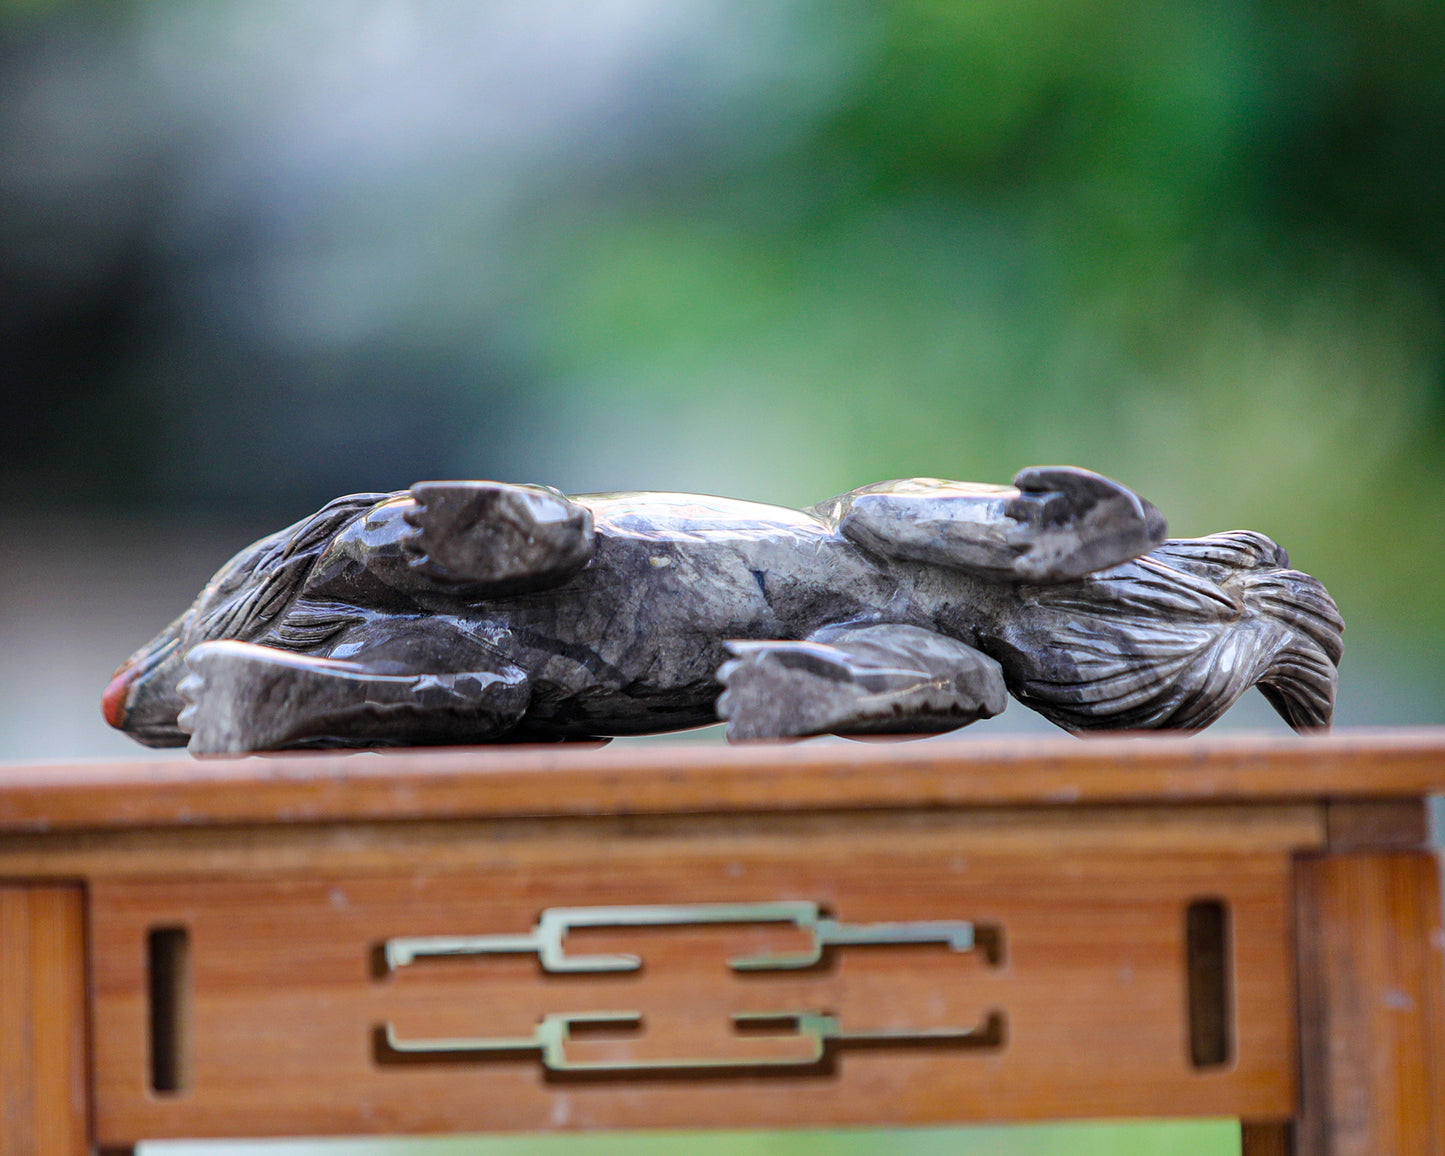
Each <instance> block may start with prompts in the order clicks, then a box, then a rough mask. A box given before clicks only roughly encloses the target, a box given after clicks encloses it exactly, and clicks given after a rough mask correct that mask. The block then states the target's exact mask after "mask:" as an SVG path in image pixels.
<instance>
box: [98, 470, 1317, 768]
mask: <svg viewBox="0 0 1445 1156" xmlns="http://www.w3.org/2000/svg"><path fill="white" fill-rule="evenodd" d="M1150 551H1153V553H1152V554H1151V553H1150ZM1339 631H1340V624H1339V619H1338V615H1337V613H1336V612H1335V610H1334V605H1333V603H1332V602H1330V600H1329V596H1328V594H1326V593H1325V592H1324V588H1323V587H1322V586H1321V585H1320V584H1319V583H1318V582H1317V581H1315V580H1314V579H1312V578H1310V577H1309V576H1308V575H1304V574H1301V573H1299V572H1298V571H1293V570H1289V569H1288V565H1287V561H1286V560H1285V559H1284V557H1283V552H1282V551H1280V550H1279V549H1278V547H1276V546H1275V545H1274V544H1273V543H1272V542H1270V541H1269V540H1268V539H1266V538H1264V537H1263V536H1262V535H1253V534H1247V533H1241V534H1234V535H1218V536H1215V537H1214V538H1206V539H1197V540H1194V541H1193V542H1176V543H1168V544H1166V543H1165V528H1164V520H1163V518H1162V517H1161V516H1160V515H1159V513H1158V511H1156V510H1155V509H1154V508H1153V507H1152V506H1150V505H1149V504H1148V503H1147V502H1145V501H1143V500H1142V499H1140V498H1138V497H1137V496H1136V495H1134V494H1132V493H1131V492H1130V491H1128V490H1127V489H1125V488H1124V487H1122V486H1120V485H1119V484H1118V483H1115V482H1111V481H1109V480H1108V479H1105V478H1102V477H1100V476H1099V475H1096V474H1091V473H1089V472H1087V471H1082V470H1074V469H1069V468H1046V469H1037V470H1030V471H1025V472H1024V473H1022V474H1020V475H1019V477H1018V478H1016V479H1015V484H1014V485H1013V486H977V485H971V484H965V483H954V482H942V481H937V480H934V479H910V480H905V481H899V482H889V483H882V484H880V485H877V486H870V487H865V488H864V489H861V490H855V491H852V492H851V493H849V494H845V495H841V496H840V497H838V498H835V499H832V500H831V501H829V502H825V503H823V504H821V505H820V506H817V507H814V508H812V509H809V510H802V511H799V510H791V509H786V508H782V507H776V506H770V505H765V504H761V503H754V502H742V501H734V500H731V499H726V498H713V497H704V496H700V495H687V494H661V493H633V494H603V495H583V496H579V497H575V498H566V497H564V496H563V495H561V494H559V493H557V492H556V491H554V490H550V489H547V488H545V487H535V486H510V485H503V484H499V483H492V482H432V483H420V484H418V485H417V486H414V487H413V488H412V489H411V490H410V491H408V492H404V493H399V494H391V495H383V494H369V495H353V496H350V497H347V498H342V499H338V500H337V501H336V502H333V503H331V504H330V505H329V506H327V507H326V508H325V509H323V510H322V511H320V512H318V513H317V514H316V515H314V516H313V517H312V518H309V519H307V520H305V521H303V522H300V523H297V525H295V526H292V527H290V528H288V529H286V530H283V531H281V532H280V533H278V534H276V535H273V536H272V537H270V538H267V539H263V540H262V541H261V542H258V543H256V544H255V545H254V546H252V547H251V548H249V549H248V550H247V551H243V552H242V553H241V554H240V555H238V556H237V557H236V558H235V559H233V560H232V561H231V562H230V563H228V565H227V566H226V567H225V568H223V569H222V570H221V571H220V573H218V574H217V576H216V578H215V579H213V580H212V582H211V584H210V585H208V586H207V588H206V589H205V590H204V591H202V593H201V595H200V596H199V598H198V599H197V601H196V604H195V605H194V606H193V607H192V608H191V609H190V610H189V611H188V612H187V613H186V614H185V615H183V616H182V617H181V618H180V619H178V620H177V622H176V623H174V624H173V625H172V627H171V628H169V629H168V630H167V631H166V632H165V633H163V634H162V635H161V636H160V637H159V638H157V639H156V640H155V641H154V642H153V643H151V644H150V645H149V646H147V647H145V648H143V649H142V650H141V651H140V652H138V653H137V655H136V656H135V657H133V658H132V659H131V660H130V661H129V662H128V663H126V664H125V665H124V666H123V667H122V668H121V669H120V671H118V672H117V675H116V678H115V680H114V681H113V682H112V684H111V687H110V688H109V689H108V691H107V693H106V697H105V711H106V715H107V718H109V719H110V721H111V722H112V723H113V724H115V725H117V726H120V727H122V728H123V729H125V730H127V731H128V732H129V733H131V734H132V735H134V736H135V737H136V738H138V739H139V740H140V741H142V742H147V743H151V744H153V745H180V744H182V743H189V745H190V747H191V749H192V750H193V751H195V752H197V753H209V752H225V751H244V750H258V749H271V748H277V747H294V746H335V745H354V746H367V745H395V744H419V743H467V742H515V741H537V740H559V739H584V738H595V737H605V736H611V735H625V734H640V733H650V732H656V731H666V730H674V729H679V728H683V727H690V726H697V725H702V724H705V723H708V722H713V721H716V720H717V719H718V718H719V717H721V718H724V719H726V720H727V721H728V724H729V737H730V738H733V739H750V738H770V737H782V736H787V735H803V734H817V733H828V732H836V733H856V734H869V733H874V734H876V733H920V732H938V731H943V730H949V729H953V728H954V727H958V726H962V725H965V724H967V723H969V722H972V721H974V720H976V719H978V718H986V717H989V716H991V715H994V714H997V713H998V712H999V711H1001V710H1002V709H1003V707H1004V704H1005V701H1006V695H1005V690H1006V688H1007V690H1009V691H1012V692H1013V694H1014V695H1015V696H1016V697H1018V698H1020V699H1021V700H1022V701H1024V702H1025V703H1026V704H1028V705H1030V706H1033V707H1034V708H1035V709H1038V710H1040V711H1041V712H1042V713H1044V714H1045V715H1046V716H1047V717H1050V718H1052V719H1053V720H1054V721H1056V722H1058V723H1060V725H1063V726H1066V727H1068V728H1070V729H1075V730H1078V729H1085V728H1089V727H1183V728H1196V727H1199V726H1203V725H1207V724H1208V723H1209V722H1210V721H1213V719H1214V718H1215V717H1217V716H1218V714H1220V713H1222V711H1223V710H1224V709H1227V707H1228V706H1229V705H1230V704H1231V703H1232V702H1233V701H1234V699H1235V698H1237V697H1238V695H1239V694H1240V693H1242V692H1243V691H1244V690H1245V689H1247V687H1248V686H1250V685H1253V684H1255V683H1259V684H1260V685H1261V687H1262V689H1264V690H1265V691H1266V694H1267V695H1269V696H1270V698H1271V701H1272V702H1274V703H1275V705H1276V706H1277V707H1278V708H1279V709H1280V710H1281V713H1282V714H1284V715H1285V717H1286V718H1287V719H1288V720H1289V721H1290V722H1291V724H1292V725H1295V726H1297V727H1301V728H1303V727H1314V726H1323V725H1327V724H1328V721H1329V717H1330V710H1331V707H1332V703H1333V694H1334V672H1335V664H1336V663H1337V661H1338V658H1339ZM1302 672H1303V673H1302Z"/></svg>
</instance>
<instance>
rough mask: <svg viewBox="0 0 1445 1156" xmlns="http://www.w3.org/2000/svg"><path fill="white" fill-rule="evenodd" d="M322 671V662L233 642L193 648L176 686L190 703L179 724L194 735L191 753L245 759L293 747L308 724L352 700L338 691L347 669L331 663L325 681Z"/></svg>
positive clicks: (228, 641)
mask: <svg viewBox="0 0 1445 1156" xmlns="http://www.w3.org/2000/svg"><path fill="white" fill-rule="evenodd" d="M321 661H324V660H321ZM317 665H318V660H315V659H307V658H305V657H302V656H300V655H295V654H292V653H290V652H289V651H284V650H275V649H273V648H271V647H268V646H257V645H256V644H255V643H251V642H238V641H235V640H233V639H225V640H222V641H220V642H204V643H202V644H201V645H199V646H196V647H194V648H192V650H191V651H190V653H189V654H187V655H186V668H187V673H186V675H185V677H184V678H182V679H181V681H180V682H179V684H177V687H176V690H177V692H178V693H179V694H180V696H181V701H182V702H183V703H185V706H184V707H183V708H182V710H181V713H180V716H179V718H178V719H177V720H176V723H177V725H178V726H179V727H180V728H181V730H183V731H186V732H188V733H189V734H190V736H191V741H190V743H189V744H188V746H189V747H190V751H191V753H192V754H195V755H220V754H240V753H243V752H245V751H265V750H274V749H276V748H277V747H282V746H285V745H287V744H288V743H290V742H291V741H292V740H294V739H295V738H296V737H297V735H298V734H299V733H302V732H304V730H305V725H304V724H305V722H306V720H308V719H310V718H313V717H315V716H317V715H321V714H325V713H327V712H328V711H330V710H334V709H335V708H336V707H338V706H340V705H343V703H344V702H347V701H349V699H350V697H352V696H350V695H338V693H337V692H338V691H339V690H340V689H341V687H340V686H338V685H337V674H338V673H340V672H342V671H344V670H345V669H347V668H346V664H344V663H339V662H337V663H326V665H327V667H328V668H330V669H328V670H327V671H326V673H325V674H324V675H323V674H321V673H319V672H318V671H316V670H314V669H313V667H315V666H317Z"/></svg>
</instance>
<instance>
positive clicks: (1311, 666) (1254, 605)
mask: <svg viewBox="0 0 1445 1156" xmlns="http://www.w3.org/2000/svg"><path fill="white" fill-rule="evenodd" d="M1008 617H1009V621H1008V622H1006V623H1005V624H1003V625H1002V626H1001V627H1000V628H999V630H998V637H996V638H993V639H989V640H986V642H985V649H987V650H988V651H989V653H991V654H993V655H994V657H995V658H997V659H998V660H999V661H1000V663H1001V664H1002V665H1003V668H1004V676H1005V678H1006V680H1007V681H1008V684H1009V690H1010V691H1012V692H1013V694H1014V696H1015V697H1016V698H1018V699H1019V701H1020V702H1022V703H1024V704H1025V705H1026V706H1029V707H1032V708H1033V709H1034V710H1037V711H1038V712H1039V713H1040V714H1042V715H1044V716H1045V717H1046V718H1048V719H1050V720H1051V721H1052V722H1054V723H1057V724H1058V725H1059V726H1061V727H1064V728H1065V729H1067V730H1075V731H1077V730H1093V729H1109V730H1133V729H1144V728H1158V727H1165V728H1172V729H1185V730H1198V729H1200V728H1202V727H1206V726H1208V725H1209V724H1210V723H1212V722H1214V721H1215V720H1216V719H1217V718H1219V716H1220V715H1222V714H1223V713H1224V712H1225V711H1226V710H1228V709H1229V707H1230V706H1232V705H1233V704H1234V702H1235V700H1236V699H1238V698H1239V696H1240V695H1242V694H1243V693H1244V692H1245V691H1246V690H1248V689H1249V687H1251V686H1255V685H1258V686H1259V688H1260V691H1261V692H1262V693H1263V694H1264V696H1265V697H1266V698H1267V699H1268V700H1269V702H1270V704H1271V705H1272V706H1273V707H1274V708H1275V710H1276V711H1278V712H1279V714H1280V715H1281V717H1283V718H1284V720H1285V721H1286V722H1287V723H1289V725H1290V726H1291V727H1293V728H1294V729H1295V730H1297V731H1303V730H1311V729H1316V728H1324V727H1328V726H1329V725H1330V720H1331V717H1332V715H1333V713H1334V701H1335V688H1336V681H1337V668H1338V666H1339V661H1340V656H1341V654H1342V652H1343V641H1342V639H1341V633H1342V632H1343V630H1344V623H1343V621H1342V620H1341V618H1340V614H1339V611H1338V610H1337V609H1336V607H1335V603H1334V601H1333V599H1331V598H1330V596H1329V593H1328V592H1327V591H1326V590H1325V588H1324V585H1323V584H1322V583H1321V582H1320V581H1319V580H1318V579H1316V578H1313V577H1311V576H1310V575H1308V574H1304V573H1302V572H1300V571H1298V570H1291V569H1289V560H1288V558H1287V557H1286V555H1285V553H1284V551H1283V550H1281V549H1280V548H1279V547H1278V546H1277V545H1275V543H1274V542H1272V541H1271V540H1270V539H1269V538H1267V537H1265V536H1264V535H1263V534H1257V533H1253V532H1251V531H1234V532H1231V533H1226V534H1213V535H1210V536H1209V537H1207V538H1191V539H1181V540H1174V541H1170V542H1166V543H1165V544H1164V545H1163V546H1161V547H1159V548H1158V549H1156V550H1153V551H1152V552H1150V553H1149V554H1146V555H1144V556H1143V557H1141V558H1137V559H1135V560H1134V561H1132V562H1126V563H1124V564H1123V565H1122V566H1116V567H1113V568H1112V569H1109V570H1104V571H1100V572H1099V573H1096V574H1091V575H1088V576H1087V577H1085V578H1082V579H1080V580H1078V581H1076V582H1070V583H1067V584H1064V585H1060V586H1038V587H1030V588H1028V593H1027V597H1026V598H1024V599H1023V602H1022V605H1021V606H1020V607H1018V608H1016V611H1015V613H1014V614H1012V615H1009V616H1008Z"/></svg>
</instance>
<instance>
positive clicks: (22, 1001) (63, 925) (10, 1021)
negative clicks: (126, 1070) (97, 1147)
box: [0, 884, 90, 1156]
mask: <svg viewBox="0 0 1445 1156" xmlns="http://www.w3.org/2000/svg"><path fill="white" fill-rule="evenodd" d="M85 1031H86V1006H85V943H84V908H83V903H82V899H81V889H80V888H79V887H66V886H48V887H25V886H11V885H8V884H6V885H0V1152H4V1153H5V1154H6V1156H85V1154H86V1153H88V1152H89V1151H90V1147H89V1135H88V1132H89V1104H88V1095H87V1088H86V1052H85V1044H86V1038H85Z"/></svg>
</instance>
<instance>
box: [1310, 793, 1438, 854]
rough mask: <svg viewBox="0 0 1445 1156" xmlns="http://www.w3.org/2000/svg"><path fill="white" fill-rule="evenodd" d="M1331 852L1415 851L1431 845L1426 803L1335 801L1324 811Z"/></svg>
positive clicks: (1395, 800)
mask: <svg viewBox="0 0 1445 1156" xmlns="http://www.w3.org/2000/svg"><path fill="white" fill-rule="evenodd" d="M1325 831H1326V838H1327V839H1328V841H1329V846H1330V850H1331V851H1370V850H1375V851H1385V850H1395V851H1406V850H1411V851H1416V850H1420V849H1422V848H1423V847H1425V846H1426V845H1427V844H1428V843H1429V842H1430V805H1429V803H1428V802H1427V801H1426V800H1425V799H1335V800H1332V801H1331V802H1330V803H1328V804H1327V805H1326V808H1325Z"/></svg>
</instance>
